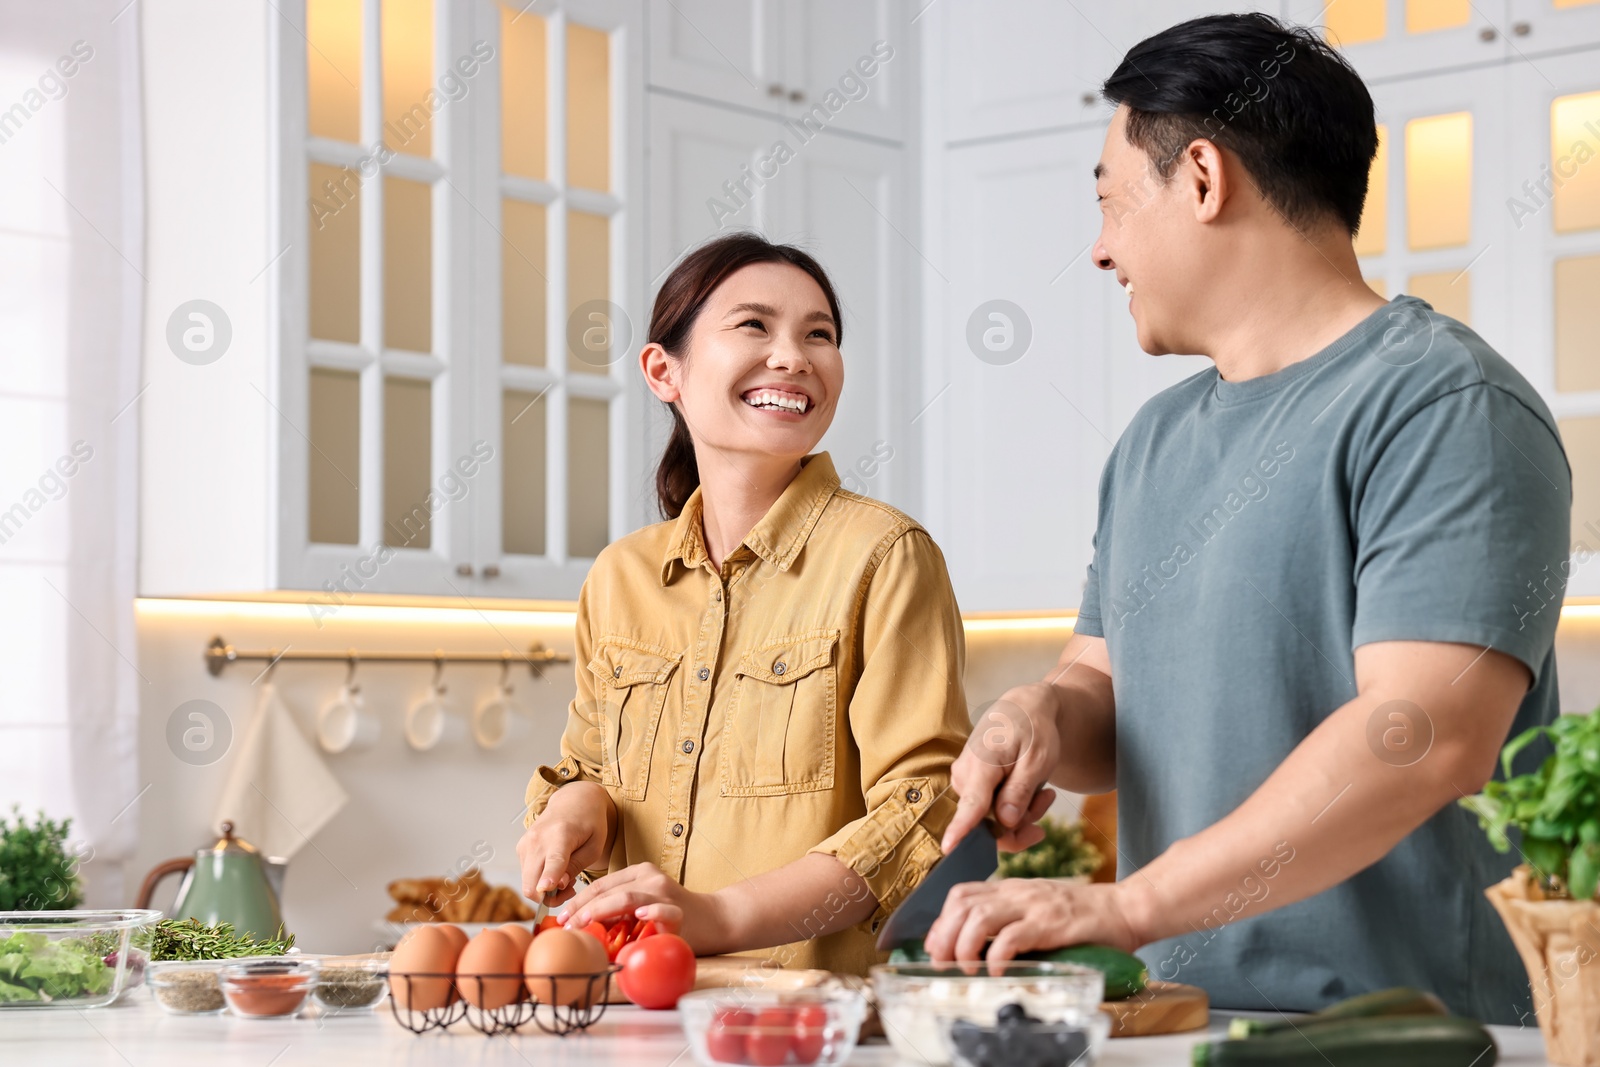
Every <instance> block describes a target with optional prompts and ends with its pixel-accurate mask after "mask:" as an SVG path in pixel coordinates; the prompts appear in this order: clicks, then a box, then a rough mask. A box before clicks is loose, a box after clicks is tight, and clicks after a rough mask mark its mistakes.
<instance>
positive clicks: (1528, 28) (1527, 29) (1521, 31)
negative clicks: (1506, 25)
mask: <svg viewBox="0 0 1600 1067" xmlns="http://www.w3.org/2000/svg"><path fill="white" fill-rule="evenodd" d="M1511 32H1512V33H1514V34H1516V35H1517V36H1518V37H1526V36H1528V34H1530V33H1532V32H1533V26H1532V25H1531V24H1529V23H1526V22H1513V23H1512V24H1511Z"/></svg>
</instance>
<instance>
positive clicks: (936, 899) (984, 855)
mask: <svg viewBox="0 0 1600 1067" xmlns="http://www.w3.org/2000/svg"><path fill="white" fill-rule="evenodd" d="M999 866H1000V850H999V847H998V846H997V845H996V844H995V837H994V829H993V828H992V827H991V826H990V825H989V820H987V819H985V820H983V821H982V822H980V823H979V824H978V825H977V826H974V827H973V828H972V830H971V832H970V833H968V834H967V836H966V837H963V838H962V839H961V842H960V844H958V845H956V847H955V848H954V849H952V850H951V851H950V854H949V855H948V856H945V857H944V858H943V859H941V860H940V861H939V862H938V863H935V864H934V865H933V869H932V870H930V871H929V872H928V876H927V877H926V878H924V879H923V880H922V884H921V885H919V886H917V888H915V889H913V890H912V891H911V894H910V895H909V896H907V897H906V898H905V899H904V900H902V901H901V902H900V906H899V907H898V908H896V909H894V911H893V912H891V913H890V915H889V920H888V921H887V922H885V923H884V924H883V928H882V929H881V930H879V931H878V949H879V950H880V951H882V950H886V949H892V948H894V947H895V946H896V945H899V944H901V943H902V942H905V941H910V940H912V939H913V938H919V937H922V936H924V935H925V934H927V932H928V930H929V929H930V928H932V926H933V921H934V920H935V919H937V918H938V917H939V913H940V912H941V911H943V910H944V898H945V897H947V896H949V895H950V890H951V889H952V888H953V887H955V886H957V885H959V884H961V883H962V882H981V881H983V880H984V879H986V878H988V877H989V876H990V875H991V874H993V873H994V872H995V870H996V869H997V868H999Z"/></svg>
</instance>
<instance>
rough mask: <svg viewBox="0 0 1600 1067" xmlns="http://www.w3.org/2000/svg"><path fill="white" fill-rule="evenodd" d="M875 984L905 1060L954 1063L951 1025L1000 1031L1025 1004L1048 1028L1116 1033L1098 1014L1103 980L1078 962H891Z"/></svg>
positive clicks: (878, 970)
mask: <svg viewBox="0 0 1600 1067" xmlns="http://www.w3.org/2000/svg"><path fill="white" fill-rule="evenodd" d="M871 977H872V992H873V996H874V997H875V998H876V1000H877V1004H878V1015H879V1017H880V1018H881V1019H882V1020H883V1029H884V1033H885V1034H886V1035H887V1036H888V1038H889V1043H890V1044H891V1045H893V1046H894V1049H895V1051H896V1052H897V1053H898V1054H899V1055H900V1058H901V1059H903V1060H908V1061H910V1062H912V1063H926V1064H933V1065H936V1067H938V1065H943V1064H948V1063H952V1062H955V1061H953V1060H952V1046H951V1042H950V1031H951V1028H952V1025H953V1024H954V1023H955V1022H956V1021H957V1020H965V1021H967V1022H970V1023H974V1024H977V1025H980V1026H994V1025H995V1024H996V1022H997V1020H998V1017H999V1012H1000V1009H1001V1007H1002V1006H1004V1005H1006V1004H1017V1005H1020V1006H1021V1008H1022V1009H1023V1010H1024V1011H1025V1012H1026V1013H1027V1014H1028V1015H1030V1016H1032V1017H1033V1018H1035V1019H1038V1020H1041V1021H1044V1022H1051V1023H1060V1022H1064V1021H1067V1020H1078V1021H1082V1022H1083V1025H1084V1026H1085V1027H1087V1028H1088V1029H1091V1030H1093V1029H1097V1028H1098V1023H1096V1021H1095V1020H1096V1019H1104V1020H1105V1024H1106V1031H1107V1032H1109V1028H1110V1020H1109V1019H1108V1018H1106V1017H1105V1016H1103V1015H1101V1013H1100V1002H1101V1001H1102V1000H1104V999H1105V975H1104V974H1102V973H1101V972H1100V971H1097V970H1095V969H1094V968H1092V967H1083V966H1080V965H1078V964H1075V963H1051V962H1041V961H1033V960H1010V961H1008V962H1005V963H998V964H990V963H890V964H882V965H880V966H877V967H874V968H872V970H871ZM1101 1040H1104V1034H1102V1036H1101ZM1098 1047H1099V1046H1098V1044H1095V1045H1094V1048H1095V1050H1096V1051H1098ZM1062 1062H1063V1063H1067V1062H1071V1061H1070V1060H1065V1061H1062ZM1082 1062H1083V1063H1085V1064H1087V1063H1088V1062H1090V1060H1087V1059H1086V1060H1084V1061H1082Z"/></svg>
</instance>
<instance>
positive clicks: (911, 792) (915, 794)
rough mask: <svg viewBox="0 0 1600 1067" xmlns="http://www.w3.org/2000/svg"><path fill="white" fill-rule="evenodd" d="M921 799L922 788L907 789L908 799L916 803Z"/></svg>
mask: <svg viewBox="0 0 1600 1067" xmlns="http://www.w3.org/2000/svg"><path fill="white" fill-rule="evenodd" d="M921 799H922V790H920V789H907V790H906V800H908V801H910V802H911V803H913V804H915V803H916V802H917V801H919V800H921Z"/></svg>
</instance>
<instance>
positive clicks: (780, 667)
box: [772, 659, 789, 674]
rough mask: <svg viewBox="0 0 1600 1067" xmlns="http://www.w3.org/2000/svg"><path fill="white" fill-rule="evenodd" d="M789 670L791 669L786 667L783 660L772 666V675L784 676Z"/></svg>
mask: <svg viewBox="0 0 1600 1067" xmlns="http://www.w3.org/2000/svg"><path fill="white" fill-rule="evenodd" d="M788 669H789V668H788V666H787V665H785V663H784V662H783V660H781V659H780V660H779V661H778V662H776V663H774V664H773V665H772V673H773V674H782V673H783V672H784V671H786V670H788Z"/></svg>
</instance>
